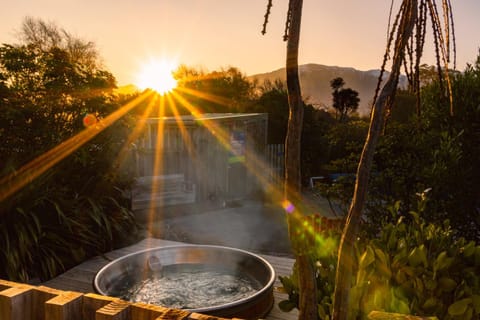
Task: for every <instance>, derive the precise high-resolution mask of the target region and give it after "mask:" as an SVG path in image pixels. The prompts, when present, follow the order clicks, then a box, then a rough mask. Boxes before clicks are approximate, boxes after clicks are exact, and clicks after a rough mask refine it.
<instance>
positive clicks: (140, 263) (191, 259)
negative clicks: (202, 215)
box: [94, 245, 275, 319]
mask: <svg viewBox="0 0 480 320" xmlns="http://www.w3.org/2000/svg"><path fill="white" fill-rule="evenodd" d="M274 281H275V271H274V270H273V268H272V266H271V265H270V264H269V263H268V262H267V261H266V260H265V259H263V258H262V257H260V256H258V255H256V254H253V253H250V252H248V251H244V250H240V249H234V248H227V247H221V246H208V245H180V246H168V247H158V248H151V249H146V250H142V251H138V252H135V253H132V254H129V255H126V256H123V257H121V258H119V259H116V260H114V261H112V262H110V263H109V264H107V265H106V266H105V267H103V268H102V269H101V270H100V271H99V272H98V273H97V275H96V276H95V279H94V287H95V290H96V291H97V292H98V293H100V294H103V295H108V296H113V297H119V298H122V299H124V300H127V301H132V302H145V303H150V304H156V305H162V306H165V307H169V308H174V309H186V310H189V311H192V312H198V313H203V314H208V315H214V316H218V317H226V318H233V317H237V318H245V319H258V318H262V317H264V316H265V315H266V314H267V313H268V312H269V311H270V309H271V308H272V306H273V283H274Z"/></svg>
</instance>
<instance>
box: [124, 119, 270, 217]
mask: <svg viewBox="0 0 480 320" xmlns="http://www.w3.org/2000/svg"><path fill="white" fill-rule="evenodd" d="M267 125H268V117H267V114H263V113H211V114H201V115H196V116H193V115H184V116H179V117H162V118H148V119H146V120H145V121H144V123H143V129H142V132H143V133H142V134H141V136H140V137H139V138H138V140H137V142H136V143H135V146H134V150H133V155H134V160H135V161H134V162H135V176H136V178H135V184H134V187H133V188H132V209H133V210H137V209H147V208H151V207H167V206H174V205H179V204H189V203H190V204H191V203H200V202H206V201H211V202H214V201H215V202H224V203H225V201H231V200H240V199H245V198H247V197H249V196H252V195H254V194H255V193H258V191H259V190H260V188H261V184H260V180H261V174H262V172H263V169H262V164H263V163H264V158H265V151H266V146H267Z"/></svg>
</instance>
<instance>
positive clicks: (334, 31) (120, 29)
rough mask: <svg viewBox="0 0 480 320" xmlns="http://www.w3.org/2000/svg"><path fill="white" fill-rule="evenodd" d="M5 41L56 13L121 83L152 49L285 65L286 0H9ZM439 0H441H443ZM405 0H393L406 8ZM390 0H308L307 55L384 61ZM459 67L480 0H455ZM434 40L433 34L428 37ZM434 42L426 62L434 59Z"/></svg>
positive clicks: (475, 33)
mask: <svg viewBox="0 0 480 320" xmlns="http://www.w3.org/2000/svg"><path fill="white" fill-rule="evenodd" d="M2 2H3V3H2V10H1V12H0V43H8V44H14V43H18V40H17V39H18V38H17V34H18V30H20V27H21V23H22V21H23V19H24V17H26V16H31V17H34V18H41V19H43V20H45V21H48V22H54V23H56V24H57V25H58V26H59V27H62V28H64V29H65V30H67V31H68V32H70V33H72V34H74V35H75V36H77V37H79V38H81V39H84V40H87V41H93V42H94V43H95V44H96V46H97V49H98V51H99V53H100V56H101V57H102V60H103V63H104V66H105V68H106V69H108V70H109V71H110V72H112V73H113V75H114V76H115V77H116V78H117V81H118V84H119V85H125V84H130V83H134V82H135V79H136V77H137V74H138V72H139V70H140V69H141V67H142V65H143V64H145V63H146V61H149V60H152V59H167V60H175V61H176V62H177V63H182V64H186V65H188V66H192V67H195V68H203V69H205V70H207V71H213V70H219V69H220V68H225V67H229V66H234V67H237V68H239V69H240V71H242V72H243V73H245V74H246V75H253V74H257V73H264V72H270V71H273V70H277V69H279V68H282V67H283V66H284V65H285V51H286V43H285V42H283V39H282V37H283V32H284V26H285V17H286V10H287V3H288V1H287V0H273V7H272V11H271V16H270V21H269V24H268V27H267V34H266V35H262V34H261V30H262V24H263V19H264V18H263V16H264V14H265V10H266V4H267V0H135V1H133V0H128V1H127V0H4V1H2ZM437 2H438V1H437ZM399 3H400V0H395V1H394V6H395V7H396V8H398V5H399ZM390 4H391V1H389V0H341V1H322V0H304V5H303V18H302V27H301V38H300V54H299V63H301V64H304V63H318V64H323V65H329V66H341V67H354V68H356V69H359V70H370V69H378V68H379V67H380V65H381V62H382V58H383V54H384V51H385V45H386V30H387V24H388V13H389V9H390ZM452 4H453V13H454V17H455V18H454V19H455V32H456V40H457V69H459V70H463V69H464V68H465V66H466V63H471V62H473V61H475V59H476V57H477V55H478V50H479V48H480V0H452ZM429 40H430V42H432V39H431V38H430V39H427V41H429ZM434 61H435V60H434V54H433V52H432V51H431V50H429V49H428V48H427V49H426V54H425V57H424V62H425V63H428V64H434Z"/></svg>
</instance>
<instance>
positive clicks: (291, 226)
mask: <svg viewBox="0 0 480 320" xmlns="http://www.w3.org/2000/svg"><path fill="white" fill-rule="evenodd" d="M302 5H303V0H290V3H289V8H290V9H289V17H288V18H287V19H290V20H289V21H290V26H289V28H288V39H287V62H286V69H287V88H288V104H289V109H290V114H289V118H288V130H287V137H286V141H285V191H284V192H285V198H286V199H288V200H290V201H291V202H293V203H294V204H298V203H299V202H298V200H299V199H300V198H301V195H300V193H301V174H300V145H301V143H300V141H301V136H302V126H303V112H304V110H303V101H302V93H301V90H300V80H299V77H298V44H299V39H300V25H301V19H302ZM287 221H288V230H289V237H290V241H291V242H292V247H293V250H294V254H295V259H296V264H297V268H298V276H299V291H300V293H299V294H300V301H299V310H300V312H299V315H298V318H299V319H301V320H305V319H317V298H316V297H317V288H316V281H315V268H314V266H313V262H312V261H311V259H310V258H309V256H308V254H307V252H308V250H306V248H301V247H302V246H304V245H305V243H304V242H302V243H299V242H298V241H297V239H295V237H298V235H296V234H295V232H294V230H296V229H297V227H298V226H299V221H298V218H295V215H294V214H289V215H288V218H287ZM294 243H299V245H300V248H299V247H298V246H297V245H295V244H294Z"/></svg>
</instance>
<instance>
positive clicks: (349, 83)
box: [249, 64, 405, 115]
mask: <svg viewBox="0 0 480 320" xmlns="http://www.w3.org/2000/svg"><path fill="white" fill-rule="evenodd" d="M379 72H380V71H379V70H369V71H359V70H356V69H354V68H344V67H331V66H324V65H320V64H304V65H301V66H300V67H299V73H300V84H301V87H302V94H303V98H304V100H305V101H306V102H308V103H311V104H314V105H319V106H326V107H329V106H331V105H332V89H331V88H330V80H332V79H334V78H336V77H342V78H343V80H344V81H345V87H346V88H352V89H353V90H356V91H358V94H359V97H360V106H359V108H358V111H359V113H360V114H362V115H368V114H369V113H370V104H371V102H372V99H373V95H374V93H375V87H376V85H377V80H378V76H379ZM285 75H286V73H285V68H282V69H278V70H275V71H272V72H268V73H262V74H256V75H252V76H250V77H249V79H257V80H258V83H259V84H262V83H263V81H264V80H266V79H269V80H270V81H274V80H276V79H280V80H282V81H285ZM384 78H385V76H384ZM401 84H402V86H403V85H404V84H405V79H401Z"/></svg>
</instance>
